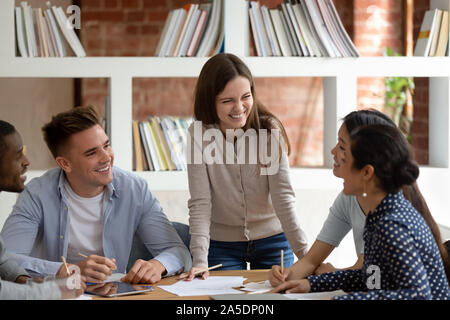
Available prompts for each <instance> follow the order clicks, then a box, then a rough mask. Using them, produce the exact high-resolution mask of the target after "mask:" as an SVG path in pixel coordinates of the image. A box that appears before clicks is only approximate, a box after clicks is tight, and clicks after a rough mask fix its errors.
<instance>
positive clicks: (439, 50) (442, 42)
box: [434, 10, 449, 57]
mask: <svg viewBox="0 0 450 320" xmlns="http://www.w3.org/2000/svg"><path fill="white" fill-rule="evenodd" d="M448 28H449V13H448V11H447V10H443V11H442V19H441V26H440V29H439V37H438V41H437V47H436V51H435V53H434V55H435V56H437V57H443V56H445V55H446V54H445V51H446V49H447V48H448V41H449V40H448V36H449V30H448Z"/></svg>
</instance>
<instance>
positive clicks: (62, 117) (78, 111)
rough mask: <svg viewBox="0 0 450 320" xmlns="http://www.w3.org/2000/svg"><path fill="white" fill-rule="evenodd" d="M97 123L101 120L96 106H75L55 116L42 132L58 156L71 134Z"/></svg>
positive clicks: (99, 123) (54, 154)
mask: <svg viewBox="0 0 450 320" xmlns="http://www.w3.org/2000/svg"><path fill="white" fill-rule="evenodd" d="M97 124H98V125H101V121H100V118H99V115H98V113H97V110H96V108H95V107H94V106H90V105H89V106H85V107H75V108H73V109H70V110H69V111H66V112H61V113H58V114H57V115H55V116H53V117H52V120H51V121H50V122H49V123H47V124H45V125H44V126H43V127H42V132H43V134H44V140H45V142H46V143H47V146H48V148H49V149H50V151H51V153H52V154H53V157H55V158H56V157H57V156H59V155H60V152H61V149H62V147H63V146H64V145H65V144H66V143H67V141H68V140H69V138H70V136H71V135H73V134H75V133H77V132H81V131H83V130H86V129H89V128H91V127H93V126H95V125H97Z"/></svg>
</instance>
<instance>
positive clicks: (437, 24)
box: [428, 9, 442, 57]
mask: <svg viewBox="0 0 450 320" xmlns="http://www.w3.org/2000/svg"><path fill="white" fill-rule="evenodd" d="M441 22H442V10H439V9H438V10H437V14H436V21H435V27H434V32H433V35H432V36H430V37H431V45H430V52H429V53H428V56H430V57H433V56H434V55H435V54H436V48H437V44H438V38H439V31H440V29H441Z"/></svg>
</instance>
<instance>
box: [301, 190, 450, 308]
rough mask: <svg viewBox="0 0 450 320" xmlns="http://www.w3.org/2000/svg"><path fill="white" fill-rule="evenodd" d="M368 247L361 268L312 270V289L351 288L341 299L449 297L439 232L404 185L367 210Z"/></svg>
mask: <svg viewBox="0 0 450 320" xmlns="http://www.w3.org/2000/svg"><path fill="white" fill-rule="evenodd" d="M364 253H365V255H364V265H363V268H362V269H361V270H342V271H337V272H330V273H324V274H321V275H317V276H316V275H313V276H309V277H308V280H309V281H310V283H311V292H320V291H333V290H338V289H342V290H344V291H345V292H349V294H348V295H345V296H340V297H335V299H339V300H355V299H408V300H409V299H437V300H442V299H445V300H449V299H450V289H449V285H448V282H447V278H446V275H445V271H444V265H443V263H442V259H441V256H440V253H439V249H438V247H437V245H436V242H435V240H434V237H433V235H432V233H431V231H430V229H429V228H428V226H427V224H426V222H425V220H424V219H423V218H422V216H421V215H420V213H418V212H417V210H416V209H415V208H414V207H413V206H412V205H411V203H410V202H409V201H408V200H406V199H405V198H404V196H403V193H402V192H401V191H400V192H398V193H396V194H389V195H387V196H386V197H385V198H384V199H383V201H382V202H381V203H380V204H379V205H378V207H377V209H376V210H375V211H374V212H373V213H371V214H369V215H368V216H367V219H366V225H365V227H364Z"/></svg>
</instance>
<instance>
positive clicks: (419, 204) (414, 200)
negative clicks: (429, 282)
mask: <svg viewBox="0 0 450 320" xmlns="http://www.w3.org/2000/svg"><path fill="white" fill-rule="evenodd" d="M402 191H403V194H404V195H405V198H406V199H408V200H409V201H410V202H411V204H412V205H413V206H414V208H416V210H417V211H419V213H420V214H421V215H422V217H423V219H424V220H425V222H426V223H427V225H428V227H429V228H430V230H431V233H432V234H433V237H434V240H436V243H437V246H438V248H439V252H440V253H441V258H442V262H443V263H444V269H445V274H446V275H447V281H448V282H449V284H450V259H449V255H448V251H447V248H446V247H445V244H444V243H443V242H442V237H441V232H440V230H439V226H438V224H437V223H436V221H435V220H434V218H433V216H432V215H431V212H430V209H429V208H428V205H427V203H426V201H425V199H424V197H423V195H422V193H421V192H420V190H419V187H418V186H417V183H416V182H414V183H413V184H410V185H404V186H403V188H402Z"/></svg>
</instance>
